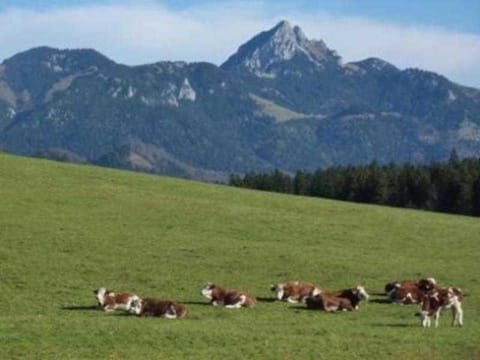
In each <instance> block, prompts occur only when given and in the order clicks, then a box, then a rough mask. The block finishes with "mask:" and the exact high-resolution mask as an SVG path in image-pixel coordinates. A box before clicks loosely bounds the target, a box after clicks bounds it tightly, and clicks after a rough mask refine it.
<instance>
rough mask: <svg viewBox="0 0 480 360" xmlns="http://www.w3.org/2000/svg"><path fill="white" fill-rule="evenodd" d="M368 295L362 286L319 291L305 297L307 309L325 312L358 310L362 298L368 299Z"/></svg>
mask: <svg viewBox="0 0 480 360" xmlns="http://www.w3.org/2000/svg"><path fill="white" fill-rule="evenodd" d="M368 298H369V295H368V293H367V292H366V291H365V288H364V287H363V286H360V285H358V286H357V287H354V288H349V289H344V290H340V291H336V292H329V293H326V292H320V293H318V294H315V295H313V296H309V297H308V298H307V299H306V304H307V307H308V308H309V309H319V310H324V311H327V312H336V311H353V310H358V305H359V303H360V301H362V300H368Z"/></svg>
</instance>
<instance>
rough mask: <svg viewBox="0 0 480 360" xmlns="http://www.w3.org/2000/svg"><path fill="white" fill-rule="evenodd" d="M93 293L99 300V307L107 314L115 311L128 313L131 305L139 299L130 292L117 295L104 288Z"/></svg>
mask: <svg viewBox="0 0 480 360" xmlns="http://www.w3.org/2000/svg"><path fill="white" fill-rule="evenodd" d="M93 292H94V294H95V297H96V298H97V302H98V305H99V306H100V307H102V308H103V310H104V311H107V312H110V311H114V310H125V311H127V310H128V309H129V308H130V303H131V302H132V301H133V300H135V299H139V297H138V296H137V295H135V294H132V293H129V292H123V293H118V294H116V293H114V292H113V291H110V290H107V289H106V288H104V287H101V288H99V289H97V290H94V291H93Z"/></svg>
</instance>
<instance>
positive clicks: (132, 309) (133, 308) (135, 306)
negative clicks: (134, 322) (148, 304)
mask: <svg viewBox="0 0 480 360" xmlns="http://www.w3.org/2000/svg"><path fill="white" fill-rule="evenodd" d="M127 311H128V312H129V313H131V314H135V315H140V313H141V312H142V299H140V298H139V297H138V296H135V297H134V298H132V301H130V303H129V306H128V309H127Z"/></svg>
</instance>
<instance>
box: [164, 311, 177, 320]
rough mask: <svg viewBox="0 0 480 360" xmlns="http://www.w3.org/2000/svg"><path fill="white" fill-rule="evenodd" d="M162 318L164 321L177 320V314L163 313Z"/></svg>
mask: <svg viewBox="0 0 480 360" xmlns="http://www.w3.org/2000/svg"><path fill="white" fill-rule="evenodd" d="M163 317H164V318H166V319H176V318H177V314H170V313H168V312H167V313H165V315H163Z"/></svg>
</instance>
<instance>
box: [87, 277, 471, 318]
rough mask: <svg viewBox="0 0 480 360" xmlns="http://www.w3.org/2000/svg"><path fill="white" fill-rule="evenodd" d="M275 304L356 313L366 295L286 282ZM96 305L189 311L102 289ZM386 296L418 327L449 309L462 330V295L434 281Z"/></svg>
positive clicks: (149, 312)
mask: <svg viewBox="0 0 480 360" xmlns="http://www.w3.org/2000/svg"><path fill="white" fill-rule="evenodd" d="M270 290H271V291H273V292H274V293H275V300H278V301H287V302H290V303H303V304H305V306H306V307H307V308H308V309H312V310H321V311H326V312H340V311H354V310H358V308H359V304H360V302H361V301H362V300H368V299H369V295H368V293H367V292H366V290H365V288H364V287H363V286H360V285H359V286H356V287H353V288H347V289H342V290H338V291H325V290H323V289H322V288H320V287H319V286H317V285H315V284H311V283H306V282H299V281H287V282H284V283H279V284H275V285H272V286H271V288H270ZM94 293H95V297H96V299H97V302H98V305H99V306H100V307H101V308H102V309H103V310H104V311H106V312H110V311H114V310H123V311H126V312H128V313H130V314H133V315H137V316H157V317H163V318H166V319H180V318H184V317H185V316H186V315H187V313H188V311H187V308H186V306H185V305H184V304H181V303H179V302H175V301H171V300H163V299H159V298H151V297H145V298H141V297H140V296H138V295H136V294H133V293H128V292H123V293H115V292H113V291H110V290H107V289H106V288H104V287H102V288H99V289H97V290H95V291H94ZM385 293H386V296H387V300H388V302H391V303H394V304H402V305H403V304H418V305H420V311H419V312H418V313H417V315H419V316H420V318H421V322H420V323H421V326H423V327H430V326H431V321H432V319H434V320H435V327H437V326H438V321H439V316H440V312H441V311H442V310H446V309H451V311H452V315H453V322H452V325H453V326H455V325H458V326H463V309H462V300H463V297H464V295H463V292H462V291H461V290H460V289H459V288H455V287H441V286H438V285H437V283H436V281H435V279H433V278H425V279H420V280H403V281H395V282H391V283H388V284H386V286H385ZM201 294H202V295H203V296H204V297H206V298H207V299H208V300H209V301H210V303H211V304H212V305H213V306H223V307H225V308H228V309H238V308H242V307H245V308H251V307H253V306H255V304H256V303H257V299H256V298H255V297H254V296H252V295H250V294H248V293H246V292H244V291H239V290H234V289H225V288H222V287H220V286H217V285H215V284H213V283H207V284H206V285H205V286H204V287H203V288H202V289H201Z"/></svg>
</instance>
